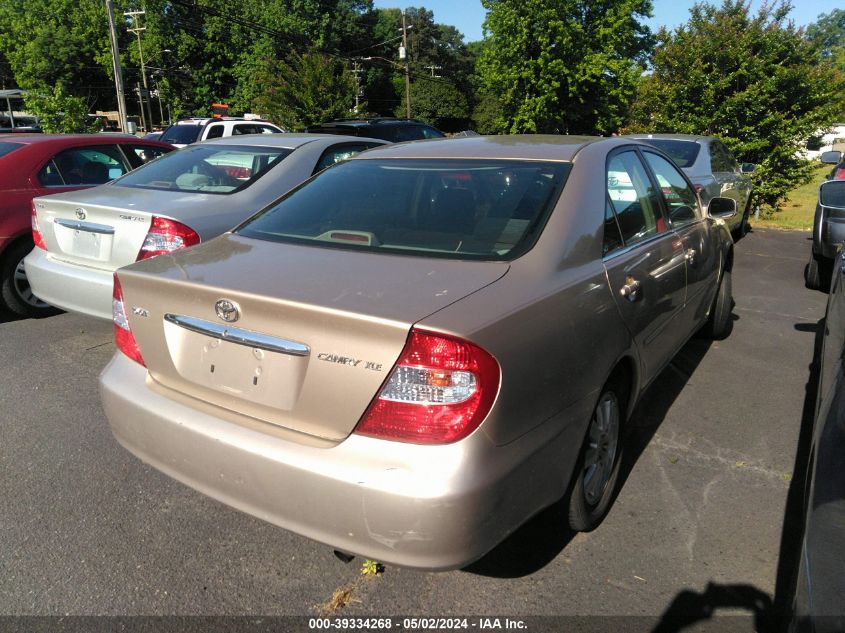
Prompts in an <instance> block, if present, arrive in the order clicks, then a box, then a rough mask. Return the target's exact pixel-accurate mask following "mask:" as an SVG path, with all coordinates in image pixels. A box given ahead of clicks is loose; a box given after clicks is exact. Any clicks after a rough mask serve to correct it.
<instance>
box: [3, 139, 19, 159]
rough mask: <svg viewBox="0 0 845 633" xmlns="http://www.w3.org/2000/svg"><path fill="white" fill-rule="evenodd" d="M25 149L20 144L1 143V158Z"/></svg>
mask: <svg viewBox="0 0 845 633" xmlns="http://www.w3.org/2000/svg"><path fill="white" fill-rule="evenodd" d="M21 147H23V145H21V144H20V143H8V142H5V141H3V142H0V156H5V155H6V154H8V153H10V152H14V151H15V150H16V149H20V148H21Z"/></svg>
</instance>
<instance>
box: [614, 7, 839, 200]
mask: <svg viewBox="0 0 845 633" xmlns="http://www.w3.org/2000/svg"><path fill="white" fill-rule="evenodd" d="M749 5H750V3H747V2H744V1H743V0H724V2H723V4H722V6H721V7H720V8H716V7H714V6H712V5H709V4H697V5H695V6H694V7H693V8H692V9H691V10H690V19H689V21H688V22H687V23H686V24H684V25H682V26H680V27H678V28H677V29H676V30H675V31H673V32H667V31H666V30H661V31H660V33H658V39H659V42H660V43H659V46H658V48H657V50H656V51H655V53H654V58H653V65H654V66H653V68H654V70H653V73H652V74H651V76H649V77H647V78H645V79H644V80H643V82H642V84H641V87H640V90H639V94H638V98H637V101H636V103H635V104H634V106H633V108H632V113H631V121H630V129H631V130H632V131H648V132H676V133H690V134H706V135H717V136H720V137H722V139H723V140H724V141H725V143H726V144H727V145H728V146H729V147H730V149H731V150H732V151H733V152H734V154H735V155H736V156H737V157H738V158H739V160H740V161H743V162H751V163H757V164H758V165H759V167H758V170H757V172H756V173H755V178H756V179H757V180H759V184H758V185H757V186H756V188H755V196H756V199H757V200H758V201H761V202H763V203H765V204H767V205H770V206H771V207H776V206H777V204H778V203H779V202H780V201H782V200H783V199H784V197H785V196H786V194H787V192H788V191H789V190H790V189H792V188H793V187H794V186H796V185H797V184H800V183H801V182H804V181H806V178H807V177H808V175H809V172H808V170H809V166H808V163H807V161H805V160H803V159H802V158H800V152H799V150H800V149H801V147H802V145H803V144H804V142H805V141H806V140H807V139H808V138H810V137H811V136H812V135H814V134H815V133H816V132H817V131H818V130H819V129H822V128H825V127H827V126H828V125H829V124H830V123H831V122H832V121H833V118H834V112H835V97H836V96H837V95H838V93H839V91H841V90H842V82H841V79H839V78H837V77H836V75H835V73H834V72H833V71H832V69H831V67H830V66H829V64H824V63H822V62H821V60H820V56H819V49H818V47H817V46H816V45H813V44H812V43H811V42H809V41H808V40H807V39H806V38H804V37H803V36H802V33H801V32H800V31H799V30H798V29H796V28H795V26H794V25H793V23H792V22H791V21H789V20H788V19H787V16H788V13H789V10H790V8H791V6H790V5H789V4H788V2H785V1H781V2H780V3H779V4H777V5H769V4H764V5H763V7H762V8H761V9H760V10H759V12H758V13H757V14H756V15H751V13H750V10H749ZM740 211H742V210H740Z"/></svg>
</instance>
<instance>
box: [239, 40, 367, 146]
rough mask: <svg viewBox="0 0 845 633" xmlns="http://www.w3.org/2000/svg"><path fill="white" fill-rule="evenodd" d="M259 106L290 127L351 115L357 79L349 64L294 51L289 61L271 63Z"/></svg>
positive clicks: (266, 113)
mask: <svg viewBox="0 0 845 633" xmlns="http://www.w3.org/2000/svg"><path fill="white" fill-rule="evenodd" d="M260 84H261V85H262V86H263V90H262V92H261V94H260V95H259V96H258V97H256V99H255V105H256V107H257V108H258V109H259V110H260V111H261V112H262V113H263V114H265V115H267V116H269V117H270V118H271V119H272V120H273V121H276V122H277V123H279V124H280V125H282V126H284V127H286V128H288V129H290V130H301V129H303V128H305V127H306V126H308V125H312V124H315V123H320V122H322V121H327V120H330V119H337V118H340V117H346V116H349V114H350V110H351V109H352V106H353V104H354V101H355V82H354V80H353V79H352V75H351V74H350V73H349V72H348V71H347V70H346V67H345V66H344V65H343V64H342V63H340V62H339V61H337V60H336V59H334V58H331V57H328V56H326V55H320V54H318V53H306V54H304V55H300V54H298V53H293V54H292V55H291V56H290V58H289V60H288V61H287V62H275V61H270V62H268V66H267V70H266V71H265V72H264V73H262V75H261V77H260Z"/></svg>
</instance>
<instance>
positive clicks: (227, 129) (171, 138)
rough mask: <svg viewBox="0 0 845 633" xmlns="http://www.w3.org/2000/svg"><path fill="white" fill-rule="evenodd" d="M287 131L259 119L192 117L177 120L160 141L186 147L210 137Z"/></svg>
mask: <svg viewBox="0 0 845 633" xmlns="http://www.w3.org/2000/svg"><path fill="white" fill-rule="evenodd" d="M281 132H285V130H283V129H282V128H280V127H279V126H278V125H273V124H272V123H270V122H268V121H260V120H257V119H253V120H250V119H241V118H235V117H225V118H220V119H201V118H190V119H181V120H179V121H176V123H174V124H173V125H171V126H170V127H169V128H167V129H166V130H165V131H164V134H162V135H161V137H160V138H159V140H160V141H163V142H165V143H170V144H171V145H173V146H174V147H185V145H190V144H191V143H197V142H199V141H205V140H208V139H210V138H221V137H224V136H237V135H238V134H277V133H281Z"/></svg>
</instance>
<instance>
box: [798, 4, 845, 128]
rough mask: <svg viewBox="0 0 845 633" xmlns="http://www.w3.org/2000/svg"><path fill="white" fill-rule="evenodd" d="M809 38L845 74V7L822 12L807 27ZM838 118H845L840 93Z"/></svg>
mask: <svg viewBox="0 0 845 633" xmlns="http://www.w3.org/2000/svg"><path fill="white" fill-rule="evenodd" d="M807 39H809V40H810V41H811V42H812V43H814V44H816V45H817V46H818V47H819V48H820V52H821V58H822V61H824V62H827V63H829V64H830V65H831V66H833V68H834V70H835V71H836V72H838V73H839V74H840V75H842V76H845V9H834V10H833V11H831V12H830V13H823V14H821V15H820V16H819V17H818V19H817V20H816V22H815V23H813V24H810V25H809V26H808V27H807ZM837 118H838V119H839V120H840V121H841V120H842V119H843V118H845V94H840V99H839V113H838V115H837Z"/></svg>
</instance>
